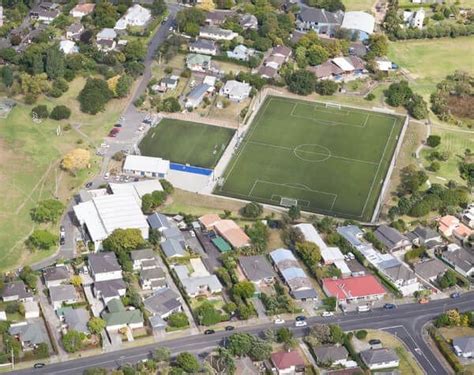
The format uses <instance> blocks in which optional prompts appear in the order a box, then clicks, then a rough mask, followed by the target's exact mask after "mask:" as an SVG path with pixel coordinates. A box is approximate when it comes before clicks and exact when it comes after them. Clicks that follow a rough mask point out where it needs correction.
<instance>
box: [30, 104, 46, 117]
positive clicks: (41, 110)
mask: <svg viewBox="0 0 474 375" xmlns="http://www.w3.org/2000/svg"><path fill="white" fill-rule="evenodd" d="M31 116H36V117H37V118H48V116H49V111H48V107H46V106H45V105H37V106H36V107H34V108H33V109H32V110H31Z"/></svg>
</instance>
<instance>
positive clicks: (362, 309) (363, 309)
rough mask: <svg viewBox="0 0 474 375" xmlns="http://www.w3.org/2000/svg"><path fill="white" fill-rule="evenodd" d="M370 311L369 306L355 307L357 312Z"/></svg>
mask: <svg viewBox="0 0 474 375" xmlns="http://www.w3.org/2000/svg"><path fill="white" fill-rule="evenodd" d="M368 311H370V306H369V305H362V306H357V312H368Z"/></svg>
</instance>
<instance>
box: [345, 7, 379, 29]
mask: <svg viewBox="0 0 474 375" xmlns="http://www.w3.org/2000/svg"><path fill="white" fill-rule="evenodd" d="M341 27H342V28H344V29H349V30H358V31H363V32H365V33H366V34H372V33H373V32H374V27H375V18H374V16H372V15H370V14H369V13H366V12H361V11H354V12H346V13H345V14H344V19H343V20H342V25H341Z"/></svg>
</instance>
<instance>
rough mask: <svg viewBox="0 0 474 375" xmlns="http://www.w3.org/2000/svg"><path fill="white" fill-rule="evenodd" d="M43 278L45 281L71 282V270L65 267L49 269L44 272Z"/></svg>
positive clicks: (59, 266)
mask: <svg viewBox="0 0 474 375" xmlns="http://www.w3.org/2000/svg"><path fill="white" fill-rule="evenodd" d="M43 277H44V279H45V281H62V280H69V278H70V277H71V275H70V274H69V270H68V269H67V267H66V266H64V265H58V266H55V267H48V268H45V269H44V270H43Z"/></svg>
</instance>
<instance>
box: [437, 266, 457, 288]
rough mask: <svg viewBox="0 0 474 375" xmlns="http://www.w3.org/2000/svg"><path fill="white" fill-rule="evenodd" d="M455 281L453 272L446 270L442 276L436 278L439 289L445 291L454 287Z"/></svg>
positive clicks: (455, 277) (455, 276)
mask: <svg viewBox="0 0 474 375" xmlns="http://www.w3.org/2000/svg"><path fill="white" fill-rule="evenodd" d="M457 279H458V278H457V275H456V272H455V271H453V270H447V271H446V272H445V273H444V274H443V275H441V276H439V277H438V279H437V282H438V284H439V287H440V288H441V289H446V288H450V287H452V286H454V285H456V283H457Z"/></svg>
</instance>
